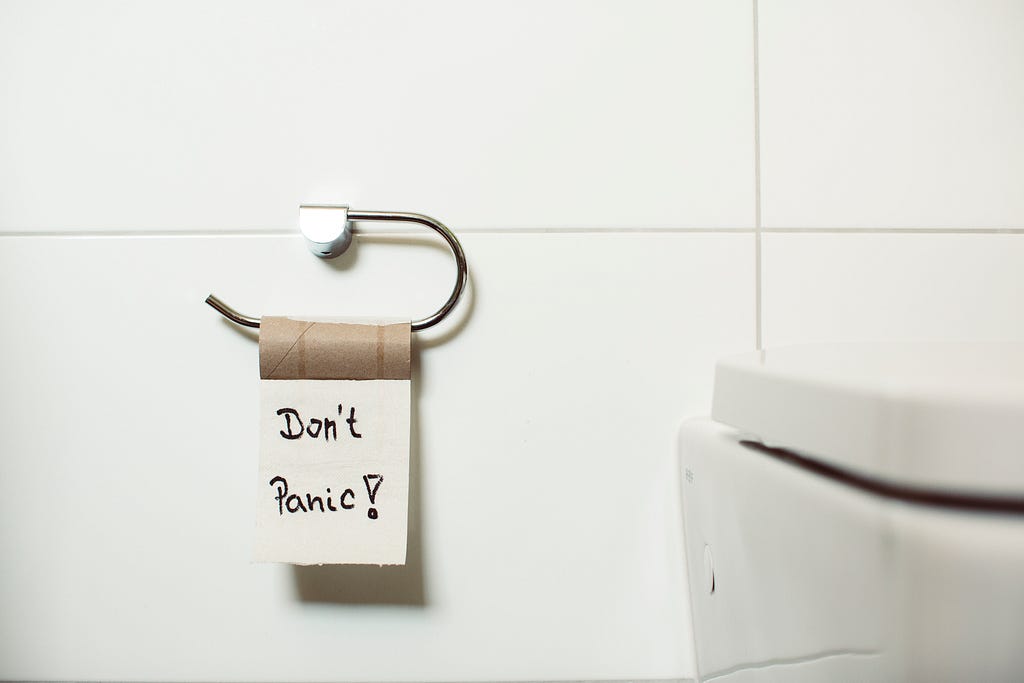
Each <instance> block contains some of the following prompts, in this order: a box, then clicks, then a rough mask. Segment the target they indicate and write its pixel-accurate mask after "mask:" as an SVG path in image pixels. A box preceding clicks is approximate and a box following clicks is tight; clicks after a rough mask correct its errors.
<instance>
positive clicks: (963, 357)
mask: <svg viewBox="0 0 1024 683" xmlns="http://www.w3.org/2000/svg"><path fill="white" fill-rule="evenodd" d="M712 417H713V418H714V419H715V420H717V421H719V422H722V423H725V424H728V425H730V426H732V427H735V428H737V429H739V430H740V431H742V432H745V433H747V434H749V435H751V436H752V437H754V438H756V439H757V440H759V441H761V442H762V443H764V444H765V445H767V446H772V447H777V448H784V449H787V450H790V451H793V452H796V453H798V454H800V455H804V456H806V457H809V458H813V459H816V460H819V461H822V462H827V463H829V464H831V465H835V466H838V467H843V468H847V469H849V470H851V471H854V472H856V473H858V474H861V475H866V476H872V477H877V478H879V479H882V480H886V481H890V482H894V483H900V484H906V485H909V486H921V487H932V488H937V489H943V490H950V491H964V492H970V493H980V494H993V495H1011V496H1016V495H1021V494H1024V344H1022V343H1011V342H1007V343H998V342H993V343H980V342H971V343H952V342H951V343H844V344H812V345H804V346H790V347H782V348H775V349H767V350H765V351H758V352H752V353H746V354H742V355H738V356H732V357H729V358H725V359H723V360H721V361H719V363H718V365H717V367H716V369H715V392H714V400H713V405H712Z"/></svg>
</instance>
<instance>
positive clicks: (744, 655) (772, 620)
mask: <svg viewBox="0 0 1024 683" xmlns="http://www.w3.org/2000/svg"><path fill="white" fill-rule="evenodd" d="M679 445H680V458H681V468H680V469H681V476H682V491H683V495H682V499H683V512H684V520H685V538H686V552H687V564H688V570H689V582H690V596H691V604H692V611H693V622H694V623H693V626H694V633H695V639H696V642H695V648H696V656H697V669H698V672H699V676H700V679H701V680H708V679H714V680H728V681H762V680H786V681H792V680H813V681H833V680H837V681H842V680H856V681H859V680H922V681H939V680H957V681H1003V680H1024V344H929V345H922V344H842V345H839V344H837V345H815V346H802V347H789V348H780V349H772V350H767V351H763V352H757V353H751V354H746V355H742V356H738V357H734V358H728V359H726V360H723V361H721V362H720V363H719V364H718V367H717V369H716V376H715V396H714V403H713V408H712V417H711V419H707V418H700V419H693V420H689V421H687V422H686V423H684V425H683V427H682V429H681V432H680V436H679Z"/></svg>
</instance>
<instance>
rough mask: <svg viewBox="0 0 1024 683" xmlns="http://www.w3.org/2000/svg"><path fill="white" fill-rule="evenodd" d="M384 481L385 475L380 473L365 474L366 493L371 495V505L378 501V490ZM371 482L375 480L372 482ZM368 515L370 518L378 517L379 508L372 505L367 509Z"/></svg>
mask: <svg viewBox="0 0 1024 683" xmlns="http://www.w3.org/2000/svg"><path fill="white" fill-rule="evenodd" d="M383 481H384V477H382V476H380V475H379V474H364V475H363V484H365V485H366V493H367V495H368V496H370V505H374V504H376V502H377V491H378V490H380V485H381V483H382V482H383ZM370 482H373V483H372V484H371V483H370ZM366 516H367V517H369V518H370V519H377V508H375V507H371V508H370V509H369V510H367V511H366Z"/></svg>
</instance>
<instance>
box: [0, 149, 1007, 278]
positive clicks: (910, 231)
mask: <svg viewBox="0 0 1024 683" xmlns="http://www.w3.org/2000/svg"><path fill="white" fill-rule="evenodd" d="M755 159H756V156H755ZM755 164H756V161H755ZM757 170H759V169H755V177H756V178H758V179H759V176H760V174H759V173H758V172H757ZM758 194H759V193H758ZM755 217H756V218H757V219H758V220H757V225H755V227H752V228H734V227H728V228H512V229H507V230H503V229H500V228H466V229H463V230H456V231H455V234H456V235H483V236H488V235H490V236H501V237H504V236H513V235H690V234H696V235H716V234H725V235H744V234H753V235H755V237H756V243H757V251H758V254H760V242H761V239H760V236H761V235H762V234H812V235H858V234H862V235H886V234H895V235H914V234H918V235H1024V228H892V227H887V228H857V227H851V228H806V227H805V228H793V227H790V228H766V227H763V226H761V225H760V211H756V212H755ZM421 232H422V231H421V230H417V229H416V228H409V229H401V228H399V229H395V228H389V229H381V230H377V229H371V230H365V229H360V228H357V229H356V230H355V234H356V235H357V236H360V235H361V236H381V237H387V236H390V235H409V234H419V233H421ZM423 234H428V233H423ZM298 235H299V232H298V230H297V229H295V228H281V229H270V230H245V231H243V230H39V231H34V230H11V231H7V232H4V231H2V230H0V239H2V238H4V237H50V238H52V237H58V238H66V237H70V238H76V237H78V238H97V237H101V238H132V239H134V238H140V237H152V238H160V239H163V238H169V237H171V238H173V237H297V236H298ZM755 265H756V266H758V267H759V266H760V260H758V261H757V263H756V264H755Z"/></svg>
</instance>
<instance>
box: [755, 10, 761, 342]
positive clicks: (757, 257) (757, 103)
mask: <svg viewBox="0 0 1024 683" xmlns="http://www.w3.org/2000/svg"><path fill="white" fill-rule="evenodd" d="M753 10H754V14H753V18H754V343H755V345H756V348H757V350H758V351H760V350H761V349H762V348H763V346H762V327H763V325H762V315H763V314H762V306H761V301H762V298H763V293H762V291H761V63H760V60H759V47H758V43H759V42H760V41H759V35H758V27H757V0H753Z"/></svg>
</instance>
